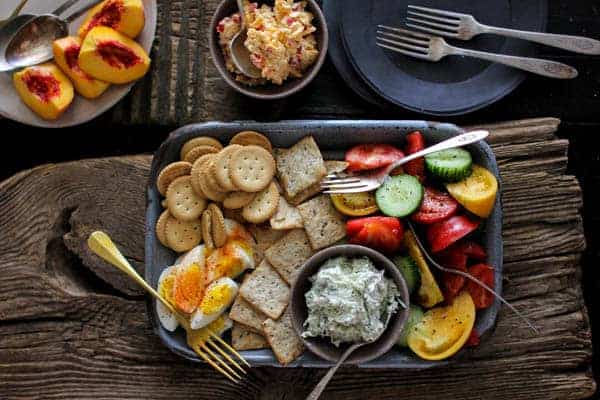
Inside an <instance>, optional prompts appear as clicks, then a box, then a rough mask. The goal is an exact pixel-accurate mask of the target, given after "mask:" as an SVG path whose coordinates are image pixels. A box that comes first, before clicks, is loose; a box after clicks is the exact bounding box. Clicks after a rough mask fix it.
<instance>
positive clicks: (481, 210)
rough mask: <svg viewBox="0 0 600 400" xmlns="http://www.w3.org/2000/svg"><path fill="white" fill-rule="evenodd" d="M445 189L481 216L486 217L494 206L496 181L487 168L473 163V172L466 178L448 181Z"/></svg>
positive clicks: (464, 205) (496, 190) (496, 188)
mask: <svg viewBox="0 0 600 400" xmlns="http://www.w3.org/2000/svg"><path fill="white" fill-rule="evenodd" d="M446 189H448V192H449V193H450V195H451V196H452V197H454V198H455V199H456V201H458V202H459V203H460V204H462V206H463V207H464V208H466V209H467V210H469V211H470V212H472V213H473V214H475V215H477V216H479V217H481V218H487V217H488V216H489V215H490V214H491V212H492V209H493V208H494V203H495V201H496V194H497V193H498V181H497V180H496V177H495V176H494V174H492V173H491V172H490V171H488V170H487V169H485V168H483V167H480V166H479V165H473V173H472V174H471V175H470V176H469V177H468V178H465V179H463V180H462V181H460V182H456V183H448V184H446Z"/></svg>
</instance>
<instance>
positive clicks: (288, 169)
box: [275, 136, 326, 198]
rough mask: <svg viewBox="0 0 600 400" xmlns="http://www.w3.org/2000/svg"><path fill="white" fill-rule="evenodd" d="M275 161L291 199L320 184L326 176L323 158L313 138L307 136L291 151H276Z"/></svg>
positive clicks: (285, 189)
mask: <svg viewBox="0 0 600 400" xmlns="http://www.w3.org/2000/svg"><path fill="white" fill-rule="evenodd" d="M275 160H276V161H277V177H278V178H279V181H280V182H281V185H282V188H283V190H284V192H285V195H286V197H289V198H292V197H294V196H296V195H297V194H298V193H300V192H301V191H303V190H305V189H307V188H309V187H310V186H312V185H314V184H315V183H318V182H319V181H320V180H321V178H323V177H324V176H325V175H326V170H325V163H324V162H323V156H322V155H321V151H320V150H319V146H317V143H315V140H314V139H313V137H312V136H306V137H305V138H303V139H302V140H300V141H299V142H298V143H296V144H295V145H293V146H292V147H290V148H289V149H276V150H275Z"/></svg>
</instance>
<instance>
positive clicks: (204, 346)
mask: <svg viewBox="0 0 600 400" xmlns="http://www.w3.org/2000/svg"><path fill="white" fill-rule="evenodd" d="M200 347H201V348H202V350H204V351H206V352H207V353H208V354H209V355H210V356H211V357H212V358H213V360H216V361H217V362H218V363H219V364H221V367H223V368H225V369H226V370H227V371H229V372H230V373H231V374H232V375H233V376H235V377H236V378H238V379H242V377H241V376H240V374H238V373H237V372H235V371H234V370H233V368H231V367H230V366H229V365H228V364H227V363H226V362H225V361H223V359H222V358H221V357H219V356H217V355H216V354H215V353H213V351H212V350H211V349H210V348H209V347H208V346H207V345H206V343H205V342H201V343H200Z"/></svg>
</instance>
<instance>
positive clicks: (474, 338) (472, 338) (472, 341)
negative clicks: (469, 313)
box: [465, 329, 481, 347]
mask: <svg viewBox="0 0 600 400" xmlns="http://www.w3.org/2000/svg"><path fill="white" fill-rule="evenodd" d="M480 341H481V338H480V337H479V333H478V332H477V331H476V330H475V329H472V330H471V335H469V338H468V339H467V343H465V346H466V347H475V346H479V342H480Z"/></svg>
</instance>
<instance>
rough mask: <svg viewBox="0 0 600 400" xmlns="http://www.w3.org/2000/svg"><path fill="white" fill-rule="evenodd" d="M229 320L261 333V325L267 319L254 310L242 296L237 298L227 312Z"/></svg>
mask: <svg viewBox="0 0 600 400" xmlns="http://www.w3.org/2000/svg"><path fill="white" fill-rule="evenodd" d="M229 318H231V319H232V320H233V321H235V322H237V323H239V324H242V325H244V326H245V327H246V328H247V329H250V330H252V331H254V332H257V333H261V332H262V323H263V322H264V321H265V320H266V319H267V316H266V315H265V314H263V313H262V312H260V311H257V310H255V309H254V308H253V307H252V306H251V305H250V304H248V302H247V301H246V300H244V299H243V298H242V296H237V297H236V299H235V301H234V302H233V305H232V306H231V310H229Z"/></svg>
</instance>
